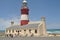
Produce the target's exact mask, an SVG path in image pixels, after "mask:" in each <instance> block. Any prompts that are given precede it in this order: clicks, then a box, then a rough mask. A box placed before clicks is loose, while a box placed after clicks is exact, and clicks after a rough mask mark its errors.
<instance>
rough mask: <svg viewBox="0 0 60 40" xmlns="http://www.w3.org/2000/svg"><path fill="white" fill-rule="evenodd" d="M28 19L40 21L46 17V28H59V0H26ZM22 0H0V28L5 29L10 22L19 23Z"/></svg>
mask: <svg viewBox="0 0 60 40" xmlns="http://www.w3.org/2000/svg"><path fill="white" fill-rule="evenodd" d="M27 2H28V7H29V20H30V21H40V20H41V17H42V16H45V18H46V28H47V29H60V0H27ZM21 7H22V0H0V30H5V29H6V28H7V27H9V26H10V25H11V24H10V22H11V20H13V21H14V22H15V24H19V23H20V17H21V11H20V9H21Z"/></svg>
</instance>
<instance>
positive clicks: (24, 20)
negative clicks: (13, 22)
mask: <svg viewBox="0 0 60 40" xmlns="http://www.w3.org/2000/svg"><path fill="white" fill-rule="evenodd" d="M28 16H29V9H28V7H27V1H26V0H23V5H22V8H21V26H22V25H26V24H28V22H29V17H28Z"/></svg>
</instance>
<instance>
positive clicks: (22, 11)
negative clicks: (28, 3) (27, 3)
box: [21, 8, 29, 15]
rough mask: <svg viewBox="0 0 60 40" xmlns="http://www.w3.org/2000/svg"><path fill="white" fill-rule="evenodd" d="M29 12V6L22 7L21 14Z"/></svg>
mask: <svg viewBox="0 0 60 40" xmlns="http://www.w3.org/2000/svg"><path fill="white" fill-rule="evenodd" d="M28 12H29V9H28V8H23V9H21V14H27V15H28Z"/></svg>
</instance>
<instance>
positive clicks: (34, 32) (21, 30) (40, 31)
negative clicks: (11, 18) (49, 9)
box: [5, 17, 47, 37]
mask: <svg viewBox="0 0 60 40" xmlns="http://www.w3.org/2000/svg"><path fill="white" fill-rule="evenodd" d="M11 24H13V22H11ZM5 34H6V35H7V36H17V35H18V36H22V37H24V36H27V37H29V36H34V37H39V36H47V32H46V23H45V17H42V18H41V21H39V22H29V24H27V25H23V26H20V25H11V26H10V27H8V28H6V31H5Z"/></svg>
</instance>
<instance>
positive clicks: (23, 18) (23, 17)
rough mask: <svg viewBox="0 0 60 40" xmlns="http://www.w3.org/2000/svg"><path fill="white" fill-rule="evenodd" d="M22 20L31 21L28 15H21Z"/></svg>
mask: <svg viewBox="0 0 60 40" xmlns="http://www.w3.org/2000/svg"><path fill="white" fill-rule="evenodd" d="M21 20H29V18H28V15H21Z"/></svg>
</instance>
